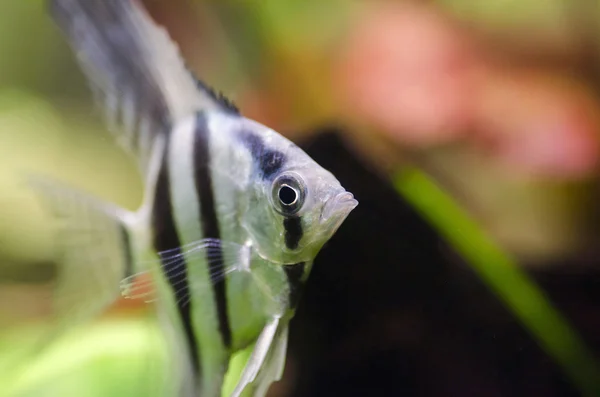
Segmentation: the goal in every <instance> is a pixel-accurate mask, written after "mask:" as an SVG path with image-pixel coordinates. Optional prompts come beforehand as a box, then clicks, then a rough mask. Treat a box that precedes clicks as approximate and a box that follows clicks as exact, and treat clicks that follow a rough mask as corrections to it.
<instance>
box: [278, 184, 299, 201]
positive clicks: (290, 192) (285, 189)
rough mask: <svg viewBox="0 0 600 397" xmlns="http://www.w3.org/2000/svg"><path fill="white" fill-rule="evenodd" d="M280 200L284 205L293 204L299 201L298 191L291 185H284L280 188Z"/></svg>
mask: <svg viewBox="0 0 600 397" xmlns="http://www.w3.org/2000/svg"><path fill="white" fill-rule="evenodd" d="M279 201H281V203H282V204H283V205H287V206H289V205H293V204H295V203H296V202H297V201H298V192H296V189H294V188H293V187H291V186H288V185H282V186H281V187H280V188H279Z"/></svg>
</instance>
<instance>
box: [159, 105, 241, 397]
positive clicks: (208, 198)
mask: <svg viewBox="0 0 600 397" xmlns="http://www.w3.org/2000/svg"><path fill="white" fill-rule="evenodd" d="M211 170H212V167H211V134H210V131H209V130H208V125H207V122H206V119H205V116H204V114H203V113H199V114H197V115H196V116H193V117H189V118H186V119H185V120H184V121H182V122H181V123H179V124H178V125H177V127H176V128H174V129H173V131H172V132H171V134H169V144H168V148H167V150H166V155H165V157H164V162H163V166H162V169H161V171H160V173H159V176H158V182H157V184H156V192H155V199H154V208H153V211H152V216H153V227H154V233H155V239H154V249H156V250H157V251H159V252H160V251H166V250H171V251H170V255H171V256H172V255H173V251H172V250H173V249H179V247H181V246H182V245H185V244H189V243H193V242H196V241H199V240H202V239H206V238H211V239H215V240H219V239H221V238H222V236H221V231H220V227H219V218H218V214H217V210H216V206H215V203H216V202H217V198H216V197H215V193H214V192H215V186H214V180H213V175H212V172H211ZM202 252H203V253H204V257H202V256H198V255H194V256H193V257H185V258H184V259H185V262H186V263H184V264H183V265H181V262H180V263H178V264H177V265H176V266H177V267H178V270H181V269H184V271H176V272H173V271H172V270H173V269H172V268H171V266H172V265H171V264H169V263H168V262H166V261H165V262H164V263H163V273H164V274H165V276H166V279H167V281H168V283H169V285H170V287H171V292H172V293H173V294H174V298H175V301H176V302H177V316H178V320H179V321H180V322H181V325H182V330H183V333H184V338H185V340H186V343H187V347H188V349H189V352H190V357H189V358H190V360H191V364H192V369H193V371H194V373H195V378H196V379H195V381H194V384H195V385H196V386H197V387H199V388H200V390H201V391H202V393H203V394H202V395H207V396H212V395H213V394H214V393H215V390H216V388H217V387H218V388H220V380H219V377H222V376H223V375H224V370H225V369H226V368H227V361H226V360H227V358H228V356H229V351H230V348H231V345H232V330H231V325H230V321H229V313H228V302H227V279H226V278H225V277H218V279H219V280H218V281H213V280H212V275H219V274H224V272H225V268H224V260H223V257H224V254H223V252H222V247H221V246H217V247H216V248H215V247H214V246H211V249H210V250H209V249H206V250H203V251H202ZM179 253H181V251H180V252H179ZM183 255H184V256H185V254H183ZM215 338H216V339H215ZM219 339H220V343H219ZM207 344H210V345H207ZM203 353H208V355H207V356H206V357H210V358H206V357H204V358H203V356H202V354H203ZM203 360H209V362H208V366H207V365H203V362H206V361H203ZM215 360H216V361H215Z"/></svg>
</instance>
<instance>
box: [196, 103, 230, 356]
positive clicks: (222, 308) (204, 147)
mask: <svg viewBox="0 0 600 397" xmlns="http://www.w3.org/2000/svg"><path fill="white" fill-rule="evenodd" d="M194 139H195V140H194V161H195V178H196V192H197V194H198V198H199V200H200V217H201V219H200V223H201V225H202V230H203V232H204V238H214V239H217V240H219V239H220V238H221V234H220V231H219V221H218V219H217V211H216V208H215V197H214V190H213V183H212V175H211V171H210V162H211V159H210V149H209V148H210V132H209V131H208V124H207V122H206V118H205V116H204V114H203V113H199V114H198V117H197V118H196V131H195V137H194ZM207 259H208V264H209V271H210V274H222V273H223V270H224V264H223V251H222V250H221V247H220V246H219V249H216V250H215V251H214V252H211V257H210V258H208V257H207ZM212 287H213V293H214V296H215V302H216V305H217V317H218V319H219V332H220V333H221V337H222V338H223V344H224V345H225V346H226V347H228V348H229V347H231V326H230V324H229V316H228V314H227V288H226V284H225V279H221V280H219V281H216V282H213V283H212Z"/></svg>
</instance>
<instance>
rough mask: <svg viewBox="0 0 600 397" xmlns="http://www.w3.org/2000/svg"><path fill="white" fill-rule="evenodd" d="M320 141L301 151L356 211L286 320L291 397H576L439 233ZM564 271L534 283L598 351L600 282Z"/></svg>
mask: <svg viewBox="0 0 600 397" xmlns="http://www.w3.org/2000/svg"><path fill="white" fill-rule="evenodd" d="M323 132H324V133H323V134H319V135H317V137H316V138H314V139H313V140H312V141H309V142H305V143H304V144H303V145H301V146H302V147H303V148H304V149H305V150H306V151H307V152H308V153H309V155H310V156H312V157H313V158H314V159H315V160H316V161H317V162H319V163H320V164H322V165H323V166H324V167H325V168H327V169H329V170H331V171H332V172H333V173H334V174H335V175H336V177H337V178H338V179H339V180H340V181H341V183H342V185H343V186H344V187H346V188H347V189H348V190H349V191H351V192H353V193H354V195H355V196H356V198H357V199H358V200H359V202H360V204H359V206H358V207H357V209H356V210H355V211H353V212H352V214H351V215H350V216H349V218H348V219H347V220H346V222H345V223H344V225H343V227H341V228H340V230H339V231H338V232H337V234H336V235H335V236H334V237H333V238H332V240H331V241H330V242H329V243H328V244H327V246H326V247H325V248H324V249H323V251H322V252H321V253H320V254H319V256H318V257H317V260H316V262H315V266H314V269H313V273H312V274H311V277H310V280H309V282H308V285H307V288H306V290H305V291H304V295H303V298H302V300H301V303H300V307H299V309H298V313H297V316H296V318H295V319H294V320H293V323H292V331H291V341H290V344H291V346H290V352H289V354H290V357H293V359H294V364H295V365H294V370H295V372H296V373H295V374H294V378H295V379H296V380H297V382H296V389H295V392H294V393H293V395H294V396H298V397H300V396H302V397H304V396H333V395H335V396H359V395H360V396H363V395H373V396H432V397H433V396H446V397H451V396H457V397H459V396H460V397H463V396H480V397H486V396H490V397H492V396H493V397H519V396H523V397H525V396H527V397H532V396H544V397H558V396H560V397H566V396H578V395H579V393H578V392H577V390H576V389H574V388H573V387H572V386H571V385H570V383H569V382H568V380H567V379H566V378H565V376H564V375H563V373H562V372H561V371H560V369H559V368H558V367H557V366H556V365H555V364H554V362H553V361H552V360H551V359H550V358H549V357H548V356H547V355H546V354H545V353H544V351H542V350H541V349H540V348H539V347H538V345H537V343H536V342H535V340H533V339H532V337H531V336H530V335H529V333H528V332H527V331H526V330H525V329H523V328H522V327H521V326H520V324H519V323H517V322H516V320H515V319H514V317H513V316H512V315H511V313H510V312H509V311H508V310H507V309H506V308H505V307H504V306H503V305H502V304H501V303H500V302H499V301H498V300H497V299H496V297H495V296H494V295H493V294H492V293H491V292H490V291H489V290H488V289H487V287H486V286H485V285H484V284H483V283H482V282H481V281H480V280H479V279H478V277H477V276H476V275H475V274H474V273H473V272H472V271H471V269H470V268H469V266H468V265H467V264H466V263H464V262H462V261H461V260H460V258H458V256H457V255H455V254H454V253H453V252H452V250H451V249H450V248H449V247H447V246H446V245H445V243H444V242H443V241H442V240H441V238H440V237H439V236H438V234H437V233H436V231H435V230H433V229H432V227H431V226H429V225H428V224H427V223H425V221H424V220H423V219H422V218H421V217H420V216H419V215H418V214H417V213H416V212H415V211H414V210H413V209H412V208H411V207H410V206H409V205H408V204H407V203H406V202H405V201H404V200H403V199H402V197H399V196H398V195H397V194H396V192H395V190H394V189H393V187H392V186H391V185H390V184H389V183H388V182H387V181H385V180H384V179H382V178H381V177H379V176H378V175H376V174H375V173H373V172H371V171H369V169H368V168H367V167H365V166H364V165H363V164H361V163H360V162H358V161H357V160H356V156H354V155H353V154H352V153H351V152H350V151H349V150H348V148H347V147H346V146H345V145H344V143H343V141H342V140H341V139H340V138H339V135H338V134H337V131H336V130H335V129H330V130H327V131H323ZM457 232H460V231H457ZM573 261H577V258H574V259H573ZM569 265H570V263H564V264H558V265H557V266H553V267H552V269H554V270H544V271H540V272H539V273H536V274H534V275H533V276H534V278H535V279H536V280H538V281H539V282H540V283H541V285H542V288H544V290H545V291H546V292H547V294H548V296H549V297H550V298H551V299H552V301H553V302H554V303H555V305H556V306H557V308H558V309H560V310H563V313H564V315H565V316H566V317H567V318H568V319H569V320H571V321H572V323H573V324H574V326H576V327H577V329H578V330H579V332H580V333H581V334H582V336H583V337H584V339H585V340H586V342H587V343H588V345H589V346H591V347H592V348H593V349H595V351H596V352H600V305H599V303H600V274H599V273H598V271H597V270H596V272H595V273H593V272H592V270H589V271H582V270H581V266H569ZM577 268H578V269H580V270H577V271H575V270H573V271H569V269H577Z"/></svg>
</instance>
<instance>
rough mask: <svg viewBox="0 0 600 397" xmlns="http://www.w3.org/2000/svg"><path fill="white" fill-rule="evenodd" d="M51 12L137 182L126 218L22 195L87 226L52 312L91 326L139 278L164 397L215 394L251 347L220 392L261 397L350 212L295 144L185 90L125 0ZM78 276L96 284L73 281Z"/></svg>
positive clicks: (61, 193) (45, 186) (61, 194)
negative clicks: (136, 170) (149, 302)
mask: <svg viewBox="0 0 600 397" xmlns="http://www.w3.org/2000/svg"><path fill="white" fill-rule="evenodd" d="M51 13H52V15H53V17H54V19H55V20H56V22H57V24H58V25H59V26H60V27H61V28H62V30H63V31H64V33H65V35H66V37H67V38H68V40H69V42H70V44H71V46H72V47H73V49H74V51H75V53H76V54H77V56H78V60H79V63H80V65H81V67H82V70H83V71H84V72H85V74H86V76H87V77H88V79H89V81H90V83H91V86H92V89H93V91H94V93H95V95H96V99H97V100H98V101H99V102H100V103H102V104H103V105H104V108H105V111H106V116H107V120H108V123H109V126H110V128H111V130H112V131H113V133H114V134H115V135H116V138H117V140H118V141H119V142H120V143H121V144H122V145H123V146H124V147H125V148H126V149H127V150H129V151H130V152H131V153H132V154H133V155H134V156H135V157H136V158H137V159H138V164H139V166H140V169H141V172H142V174H143V175H144V178H145V193H144V201H143V204H142V206H141V207H140V209H139V210H138V211H136V212H129V211H126V210H124V209H121V208H118V207H116V206H114V205H111V204H109V203H103V202H99V201H98V200H95V199H93V198H91V197H86V196H85V195H82V194H79V193H76V192H73V191H71V190H70V189H68V188H62V187H60V186H59V185H57V184H55V183H51V182H49V181H40V182H39V183H37V184H36V186H37V187H38V188H39V190H41V191H43V192H44V193H45V196H46V197H48V196H50V197H52V199H51V200H49V201H50V203H51V204H52V207H53V208H54V210H55V212H56V213H58V214H60V215H61V217H62V218H63V219H69V220H70V221H69V222H66V223H63V228H65V229H66V231H67V232H68V231H69V230H70V231H72V232H73V233H76V231H77V230H79V231H80V230H89V232H88V234H89V236H87V237H89V238H84V239H81V232H79V233H78V234H79V235H78V238H79V240H78V241H79V243H78V244H79V245H80V247H79V249H77V250H74V248H73V245H72V244H68V245H67V244H65V246H64V255H63V259H64V261H63V262H64V263H63V273H64V274H65V275H70V277H64V278H62V280H64V282H63V285H60V286H58V287H57V290H56V296H57V297H60V296H61V295H63V293H64V292H65V291H69V296H72V295H73V294H72V291H73V290H77V289H78V288H79V289H81V290H82V291H83V290H85V291H87V293H86V294H82V295H81V296H82V297H83V298H80V299H77V300H75V301H68V302H66V304H65V307H68V310H66V309H65V310H64V311H63V312H61V313H63V314H65V313H67V312H69V313H73V312H77V313H81V316H80V317H77V319H81V320H82V321H83V320H84V319H86V318H91V317H93V316H94V315H96V314H98V313H99V312H101V311H102V310H103V309H104V308H106V306H108V305H109V304H110V303H111V302H113V301H114V300H115V299H116V298H117V297H118V295H119V292H121V293H122V294H124V295H125V296H126V297H135V296H136V294H137V291H138V289H137V287H136V285H135V281H136V279H139V278H140V276H141V275H148V276H149V277H150V278H149V280H151V284H152V285H153V287H154V288H155V290H156V299H157V302H158V305H157V306H158V307H159V308H160V310H162V311H163V313H164V315H165V317H166V318H167V319H168V321H166V322H165V327H166V328H167V329H168V331H169V332H170V333H171V334H172V335H174V337H173V338H172V342H173V351H174V354H175V355H176V356H177V357H178V358H179V361H178V362H179V366H178V367H177V370H176V371H174V372H175V375H174V376H176V377H178V378H177V382H176V383H177V387H176V391H174V392H172V393H177V394H179V395H201V396H203V397H211V396H220V395H222V392H223V390H222V389H223V379H224V376H225V374H226V372H227V370H228V365H229V362H230V360H231V357H232V355H233V354H234V353H236V352H238V351H240V350H241V349H244V348H247V347H248V346H250V345H252V344H254V347H253V350H252V353H251V355H250V358H249V360H248V362H247V364H246V366H245V368H244V370H243V372H242V373H241V375H240V378H239V381H238V382H237V386H236V387H235V390H234V391H233V393H232V395H234V396H238V395H242V394H243V395H255V396H262V395H264V394H265V393H266V391H267V389H268V387H269V385H270V384H271V383H272V382H273V381H276V380H278V379H279V378H280V377H281V374H282V371H283V366H284V363H285V353H286V350H287V332H288V324H289V321H290V319H291V318H292V317H293V314H294V310H295V308H296V305H297V303H298V299H299V294H300V291H301V289H302V285H303V283H304V282H305V281H306V279H307V277H308V275H309V273H310V269H311V267H312V263H313V259H314V258H315V256H316V255H317V253H318V252H319V250H320V249H321V247H322V246H323V244H324V243H325V242H326V241H327V240H328V239H329V238H330V237H331V236H332V235H333V234H334V233H335V231H336V230H337V228H338V227H339V226H340V225H341V223H342V222H343V221H344V219H345V218H346V217H347V215H348V214H349V213H350V211H352V209H353V208H354V207H355V206H356V205H357V204H358V202H357V201H356V200H355V199H354V198H353V197H352V195H351V194H350V193H349V192H347V191H346V190H345V189H344V188H343V187H342V186H341V185H340V183H339V182H338V181H337V179H336V178H335V177H334V176H333V175H332V174H331V173H329V172H328V171H326V170H325V169H323V168H322V167H320V166H319V165H318V164H317V163H316V162H314V161H313V160H312V159H311V158H310V157H309V156H308V155H307V154H306V153H304V152H303V151H302V150H301V149H300V148H298V147H297V146H296V145H294V144H293V143H292V142H290V141H289V140H287V139H286V138H284V137H283V136H281V135H280V134H278V133H277V132H275V131H273V130H271V129H269V128H267V127H265V126H263V125H261V124H259V123H257V122H255V121H252V120H249V119H246V118H244V117H243V116H242V115H241V114H240V113H239V111H238V110H237V109H236V108H235V106H233V105H232V104H231V103H229V102H228V101H226V100H224V99H223V98H222V97H220V96H218V95H216V94H215V93H214V92H213V91H212V90H210V89H208V88H207V87H206V86H205V85H204V84H203V83H201V82H199V81H198V80H196V79H195V78H194V77H193V76H192V74H191V73H190V72H189V71H188V70H187V69H186V67H185V65H184V63H183V61H182V60H181V59H180V57H179V54H178V52H177V49H176V47H175V46H174V45H173V44H172V43H171V42H170V40H169V39H168V36H167V35H166V33H165V32H164V31H163V30H161V29H160V28H158V27H157V26H156V25H155V24H154V22H153V21H152V20H151V19H150V17H149V15H148V14H147V13H146V12H145V11H144V9H143V7H142V6H141V5H139V4H138V3H137V1H135V0H53V1H51ZM83 215H85V216H83ZM91 215H93V216H91ZM82 225H83V226H85V228H82V227H81V226H82ZM64 235H65V234H63V236H64ZM67 235H68V233H67ZM67 240H68V239H67ZM99 241H104V242H106V244H99V243H98V242H99ZM82 248H85V249H82ZM82 253H85V254H84V255H82ZM99 256H100V257H101V258H103V260H95V259H94V258H98V257H99ZM106 259H110V261H109V262H108V263H107V261H106ZM85 272H88V273H94V274H97V277H95V278H94V279H92V280H90V281H89V283H87V284H84V283H81V282H79V284H77V285H75V281H76V278H77V277H76V275H80V274H82V273H85ZM107 286H108V287H107Z"/></svg>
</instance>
